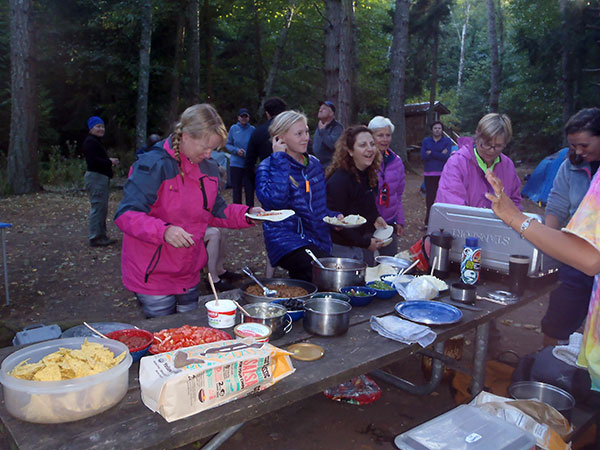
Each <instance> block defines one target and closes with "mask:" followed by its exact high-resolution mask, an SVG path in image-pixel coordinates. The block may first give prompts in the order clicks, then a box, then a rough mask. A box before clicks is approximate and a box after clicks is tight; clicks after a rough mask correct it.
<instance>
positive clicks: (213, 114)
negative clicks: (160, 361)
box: [115, 104, 263, 317]
mask: <svg viewBox="0 0 600 450" xmlns="http://www.w3.org/2000/svg"><path fill="white" fill-rule="evenodd" d="M226 139H227V130H226V129H225V125H224V124H223V121H222V120H221V117H220V116H219V114H218V113H217V111H216V110H215V109H214V108H213V107H212V106H211V105H208V104H200V105H194V106H191V107H189V108H187V109H186V110H185V111H184V112H183V114H182V115H181V118H180V119H179V122H178V123H177V125H176V126H175V131H174V132H173V134H172V135H171V136H169V137H168V138H167V139H165V140H164V141H163V142H161V143H160V144H157V145H155V146H154V147H153V148H152V149H151V150H150V151H148V152H145V153H143V154H141V155H140V157H139V158H138V160H137V161H136V162H135V163H134V165H133V167H132V170H131V173H130V175H129V179H128V180H127V183H126V184H125V187H124V195H123V200H122V201H121V204H120V205H119V209H118V210H117V214H116V217H115V224H116V225H117V226H118V227H119V228H120V229H121V230H122V231H123V251H122V255H121V270H122V274H123V284H124V285H125V287H126V288H127V289H129V290H130V291H132V292H134V293H135V295H136V297H137V298H138V300H139V301H140V303H141V305H142V309H143V311H144V313H145V314H146V316H147V317H156V316H164V315H168V314H173V313H174V312H188V311H191V310H193V309H195V308H197V306H198V297H199V290H198V287H197V285H198V283H199V281H200V271H201V269H202V267H204V265H205V264H206V262H207V255H206V249H205V247H204V233H205V231H206V228H207V227H209V226H212V227H223V228H245V227H249V226H250V225H251V222H250V221H248V220H247V219H246V217H245V213H246V212H247V211H248V207H247V206H243V205H227V204H225V201H224V200H223V198H222V197H221V196H220V195H219V192H218V191H219V171H218V167H217V164H216V162H215V161H214V160H212V159H210V154H211V152H212V150H213V149H215V148H218V147H220V146H223V145H224V144H225V141H226ZM250 211H251V212H260V211H263V209H262V208H251V209H250Z"/></svg>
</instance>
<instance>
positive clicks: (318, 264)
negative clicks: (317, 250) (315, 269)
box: [304, 248, 325, 269]
mask: <svg viewBox="0 0 600 450" xmlns="http://www.w3.org/2000/svg"><path fill="white" fill-rule="evenodd" d="M304 251H305V252H306V253H307V254H308V256H310V257H311V258H312V260H313V261H314V262H316V263H317V266H319V267H320V268H321V269H325V266H324V265H323V263H322V262H321V261H319V258H317V257H316V256H315V254H314V253H313V252H312V251H311V250H310V249H309V248H305V249H304Z"/></svg>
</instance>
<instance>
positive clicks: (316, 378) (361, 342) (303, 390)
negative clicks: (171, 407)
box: [0, 282, 552, 450]
mask: <svg viewBox="0 0 600 450" xmlns="http://www.w3.org/2000/svg"><path fill="white" fill-rule="evenodd" d="M503 287H504V286H502V285H500V284H499V283H498V282H484V283H482V284H481V285H480V287H479V288H478V292H482V293H485V291H486V290H488V291H489V290H494V289H500V288H503ZM551 288H552V285H551V284H548V283H546V286H540V287H539V288H536V289H535V290H529V291H528V292H527V293H526V294H525V295H524V297H523V298H522V299H521V300H520V301H519V302H518V303H515V304H512V305H507V306H503V305H499V304H494V303H490V302H486V301H479V302H478V305H477V306H479V307H481V308H482V311H480V312H475V311H466V310H463V311H462V312H463V318H462V320H461V321H460V322H458V323H456V324H453V325H447V326H439V327H434V330H435V331H436V332H437V334H438V337H437V340H436V343H439V342H443V341H445V340H447V339H449V338H451V337H453V336H455V335H457V334H460V333H465V332H468V331H470V330H474V329H476V330H478V332H481V331H482V330H483V332H484V333H487V326H488V324H489V322H490V321H491V320H492V319H494V318H497V317H500V316H501V315H504V314H507V313H509V312H511V311H514V310H515V309H518V308H521V307H523V306H525V305H527V304H529V303H531V302H532V301H534V300H536V299H539V298H540V297H542V296H543V295H545V294H547V292H548V291H549V290H550V289H551ZM231 292H232V295H239V292H237V293H236V292H235V291H231ZM211 299H212V296H206V297H203V298H201V302H202V301H207V300H211ZM400 300H401V299H400V297H398V296H396V297H394V298H393V299H391V300H378V299H375V300H373V302H372V303H371V304H370V305H368V306H365V307H356V308H353V310H352V312H351V319H350V328H349V330H348V332H347V333H346V334H344V335H342V336H337V337H319V336H311V335H309V334H308V333H306V332H305V331H304V329H303V327H302V325H301V322H300V321H298V322H295V323H294V326H293V329H292V331H291V332H290V333H288V334H287V335H286V336H284V337H283V338H281V339H278V340H277V341H274V342H272V344H274V345H276V346H278V347H280V348H284V349H285V348H286V347H287V346H289V345H290V344H292V343H296V342H311V343H315V344H318V345H320V346H322V347H323V348H324V350H325V355H324V356H323V358H321V359H319V360H317V361H313V362H302V361H296V360H294V366H295V368H296V372H295V373H294V374H292V375H291V376H288V377H286V378H284V379H283V380H282V381H280V382H278V383H277V384H275V385H273V386H271V387H270V388H268V389H266V390H265V391H262V392H260V393H258V394H254V395H251V396H248V397H245V398H242V399H239V400H236V401H233V402H230V403H227V404H225V405H222V406H219V407H217V408H213V409H210V410H207V411H203V412H201V413H198V414H195V415H193V416H191V417H188V418H185V419H182V420H178V421H175V422H172V423H167V422H166V421H165V420H164V419H163V418H162V417H161V416H160V415H159V414H155V413H153V412H152V411H150V410H149V409H148V408H147V407H146V406H144V405H143V403H142V401H141V397H140V387H139V381H138V369H139V364H137V363H136V364H133V365H132V367H131V369H130V376H129V390H128V392H127V394H126V396H125V397H124V398H123V400H121V401H120V402H119V403H118V404H117V405H116V406H114V407H113V408H111V409H110V410H108V411H106V412H104V413H101V414H99V415H97V416H93V417H90V418H88V419H84V420H80V421H77V422H71V423H64V424H53V425H40V424H32V423H27V422H22V421H20V420H18V419H15V418H13V417H12V416H11V415H10V414H9V413H8V412H7V410H6V408H5V406H4V400H3V398H2V397H0V400H1V402H0V420H1V421H2V429H1V431H2V436H3V438H4V440H5V442H6V444H7V445H10V447H11V448H20V449H36V450H37V449H61V448H86V449H107V448H125V447H126V448H128V449H132V450H133V449H142V448H143V449H146V448H156V449H158V448H161V449H162V448H176V447H179V446H182V445H185V444H188V443H191V442H195V441H198V440H200V439H203V438H206V437H207V436H211V435H213V434H215V433H219V432H221V431H222V430H229V432H230V433H229V434H231V433H233V432H235V430H236V429H237V427H238V426H239V425H240V424H243V423H244V422H247V421H249V420H252V419H254V418H257V417H260V416H263V415H265V414H267V413H269V412H272V411H275V410H277V409H280V408H284V407H287V406H290V405H292V404H294V403H295V402H297V401H299V400H303V399H305V398H307V397H309V396H311V395H314V394H316V393H319V392H321V391H323V390H324V389H326V388H329V387H331V386H334V385H336V384H339V383H342V382H345V381H347V380H348V379H350V378H352V377H355V376H358V375H361V374H364V373H368V372H371V371H373V370H375V369H380V368H382V367H385V366H387V365H389V364H391V363H394V362H397V361H401V360H404V359H406V358H408V357H409V356H411V355H413V354H415V353H417V352H419V351H420V350H422V349H421V347H420V346H419V345H417V344H413V345H405V344H401V343H399V342H396V341H394V340H390V339H386V338H383V337H381V336H379V335H378V334H377V333H375V332H373V331H372V330H371V328H370V324H369V319H370V317H371V316H372V315H377V316H383V315H388V314H393V313H394V305H395V304H396V303H397V302H398V301H400ZM184 324H189V325H198V326H206V325H207V320H206V313H205V309H204V308H203V307H202V306H200V307H199V308H198V310H196V311H194V312H192V313H186V314H175V315H171V316H167V317H161V318H155V319H149V320H143V321H139V322H137V323H134V324H133V325H136V326H138V327H140V328H144V329H148V330H151V331H158V330H160V329H163V328H172V327H179V326H182V325H184ZM485 339H487V335H486V336H485ZM15 350H17V348H15V347H6V348H3V349H0V360H3V359H4V358H5V357H6V356H7V355H9V354H10V353H12V352H14V351H15ZM483 350H484V352H483V354H482V353H481V351H480V352H477V351H476V352H475V357H476V358H479V359H480V361H475V363H476V366H477V365H479V373H475V376H474V378H476V379H477V380H474V383H479V386H480V387H481V388H482V387H483V376H484V372H482V368H483V365H484V364H485V348H484V349H483ZM0 444H1V442H0Z"/></svg>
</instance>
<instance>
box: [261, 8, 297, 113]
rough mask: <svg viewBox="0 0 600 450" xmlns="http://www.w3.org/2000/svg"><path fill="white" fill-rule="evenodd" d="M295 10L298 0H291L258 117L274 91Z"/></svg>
mask: <svg viewBox="0 0 600 450" xmlns="http://www.w3.org/2000/svg"><path fill="white" fill-rule="evenodd" d="M295 11H296V1H295V0H291V1H290V6H288V9H287V11H286V14H285V22H284V24H283V29H282V30H281V34H280V35H279V40H278V41H277V48H276V49H275V54H274V55H273V62H272V63H271V67H270V69H269V75H268V76H267V83H266V84H265V95H264V96H263V98H262V100H261V102H260V107H259V108H258V117H262V115H263V113H264V106H265V101H266V99H267V98H269V97H270V96H271V92H272V91H273V84H274V83H275V76H276V75H277V71H278V70H279V62H280V61H281V57H282V56H283V50H284V49H285V43H286V41H287V36H288V32H289V31H290V27H291V26H292V19H293V18H294V12H295Z"/></svg>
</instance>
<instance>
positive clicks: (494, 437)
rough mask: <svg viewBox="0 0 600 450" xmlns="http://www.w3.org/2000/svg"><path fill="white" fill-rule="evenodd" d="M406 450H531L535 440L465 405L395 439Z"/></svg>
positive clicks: (477, 409)
mask: <svg viewBox="0 0 600 450" xmlns="http://www.w3.org/2000/svg"><path fill="white" fill-rule="evenodd" d="M394 444H396V447H398V448H399V449H402V450H431V449H435V450H530V449H533V448H535V437H534V436H533V435H532V434H531V433H528V432H527V431H524V430H521V429H520V428H519V427H517V426H515V425H512V424H510V423H508V422H505V421H503V420H502V419H499V418H497V417H494V416H492V415H491V414H488V413H487V412H485V411H482V410H481V409H479V408H475V407H474V406H469V405H461V406H458V407H457V408H454V409H452V410H450V411H448V412H447V413H445V414H442V415H441V416H438V417H436V418H434V419H431V420H430V421H429V422H425V423H423V424H421V425H419V426H418V427H415V428H413V429H412V430H409V431H407V432H405V433H402V434H399V435H398V436H396V439H394Z"/></svg>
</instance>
